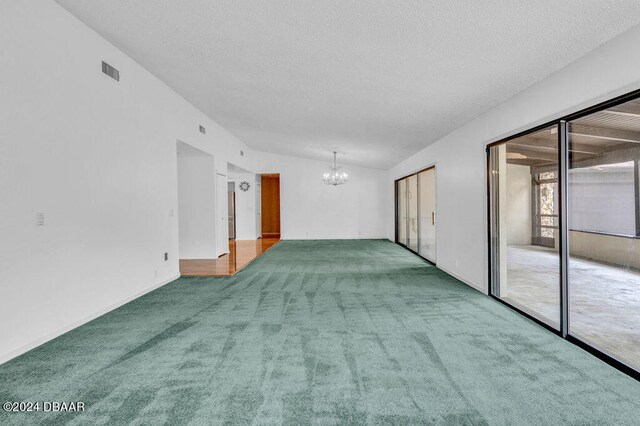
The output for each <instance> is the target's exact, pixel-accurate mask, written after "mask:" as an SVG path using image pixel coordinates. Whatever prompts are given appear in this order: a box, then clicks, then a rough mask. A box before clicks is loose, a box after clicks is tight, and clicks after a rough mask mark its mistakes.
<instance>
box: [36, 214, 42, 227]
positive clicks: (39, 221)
mask: <svg viewBox="0 0 640 426" xmlns="http://www.w3.org/2000/svg"><path fill="white" fill-rule="evenodd" d="M36 226H44V213H43V212H38V213H36Z"/></svg>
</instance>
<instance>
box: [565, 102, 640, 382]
mask: <svg viewBox="0 0 640 426" xmlns="http://www.w3.org/2000/svg"><path fill="white" fill-rule="evenodd" d="M569 129H570V133H569V148H570V154H571V155H570V160H569V173H568V184H569V188H568V201H569V211H568V218H569V253H570V258H569V334H571V335H572V336H574V337H577V338H578V339H580V340H582V341H583V342H586V343H588V344H590V345H591V346H593V347H595V348H596V349H598V350H600V351H602V352H604V353H606V354H608V355H610V356H611V357H613V358H616V359H617V360H618V361H621V362H623V363H624V364H626V365H628V366H631V367H632V368H635V369H636V370H639V369H640V184H639V170H638V163H639V161H640V100H633V101H629V102H627V103H624V104H621V105H617V106H615V107H612V108H609V109H606V110H603V111H600V112H597V113H594V114H590V115H588V116H585V117H582V118H580V119H577V120H574V121H572V122H570V123H569Z"/></svg>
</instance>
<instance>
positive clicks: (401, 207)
mask: <svg viewBox="0 0 640 426" xmlns="http://www.w3.org/2000/svg"><path fill="white" fill-rule="evenodd" d="M397 185H398V196H397V205H396V208H397V220H398V223H397V227H398V242H399V243H400V244H404V245H407V220H408V217H407V179H402V180H399V181H398V182H397Z"/></svg>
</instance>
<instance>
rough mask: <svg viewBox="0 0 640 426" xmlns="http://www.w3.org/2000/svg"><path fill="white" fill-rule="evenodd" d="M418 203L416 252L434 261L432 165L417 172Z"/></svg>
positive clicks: (434, 217)
mask: <svg viewBox="0 0 640 426" xmlns="http://www.w3.org/2000/svg"><path fill="white" fill-rule="evenodd" d="M418 188H419V189H418V192H419V194H418V203H419V207H418V209H419V215H420V225H419V229H420V239H419V240H420V247H419V250H418V253H419V254H420V255H421V256H422V257H424V258H425V259H428V260H430V261H431V262H433V263H435V262H436V169H435V167H432V168H430V169H428V170H425V171H423V172H420V173H419V174H418Z"/></svg>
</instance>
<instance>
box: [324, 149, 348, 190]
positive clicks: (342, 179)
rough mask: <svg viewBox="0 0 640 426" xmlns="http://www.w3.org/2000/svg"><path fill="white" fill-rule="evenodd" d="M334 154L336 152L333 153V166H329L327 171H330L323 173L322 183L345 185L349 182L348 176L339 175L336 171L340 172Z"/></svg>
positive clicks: (344, 174)
mask: <svg viewBox="0 0 640 426" xmlns="http://www.w3.org/2000/svg"><path fill="white" fill-rule="evenodd" d="M336 154H337V152H336V151H333V166H329V170H331V171H330V172H326V173H323V175H322V181H323V182H324V183H326V184H327V185H333V186H337V185H342V184H344V183H347V181H348V180H349V176H348V175H347V174H346V173H344V172H342V173H340V172H339V171H338V170H340V166H338V164H337V163H336Z"/></svg>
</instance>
